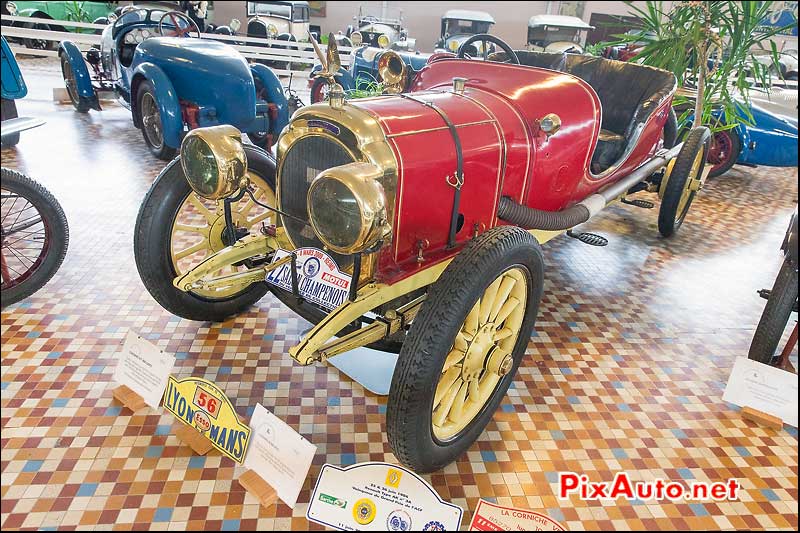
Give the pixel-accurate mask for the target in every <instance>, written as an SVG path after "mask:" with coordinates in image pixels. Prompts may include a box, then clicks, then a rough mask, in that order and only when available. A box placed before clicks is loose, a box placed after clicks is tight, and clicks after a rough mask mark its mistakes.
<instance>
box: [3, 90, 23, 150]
mask: <svg viewBox="0 0 800 533" xmlns="http://www.w3.org/2000/svg"><path fill="white" fill-rule="evenodd" d="M17 116H18V115H17V103H16V102H15V101H14V100H10V99H8V98H3V99H2V107H1V108H0V117H2V118H0V120H3V121H5V120H9V119H12V118H17ZM18 143H19V132H17V133H12V134H11V135H4V136H3V141H2V145H3V146H4V147H6V146H16V145H17V144H18Z"/></svg>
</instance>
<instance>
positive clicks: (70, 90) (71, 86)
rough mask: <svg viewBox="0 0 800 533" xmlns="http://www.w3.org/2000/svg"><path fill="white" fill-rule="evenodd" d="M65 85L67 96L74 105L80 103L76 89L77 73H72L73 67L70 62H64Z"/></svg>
mask: <svg viewBox="0 0 800 533" xmlns="http://www.w3.org/2000/svg"><path fill="white" fill-rule="evenodd" d="M64 85H66V87H67V94H68V95H69V98H70V100H72V102H73V103H77V102H78V91H77V90H76V89H75V86H76V85H77V84H76V83H75V73H74V72H73V71H72V65H70V63H69V60H67V59H66V58H65V60H64Z"/></svg>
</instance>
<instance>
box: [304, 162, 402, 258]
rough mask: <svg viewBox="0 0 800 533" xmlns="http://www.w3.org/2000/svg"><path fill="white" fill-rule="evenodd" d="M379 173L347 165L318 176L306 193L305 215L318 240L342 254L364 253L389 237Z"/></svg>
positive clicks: (362, 165) (359, 165)
mask: <svg viewBox="0 0 800 533" xmlns="http://www.w3.org/2000/svg"><path fill="white" fill-rule="evenodd" d="M380 176H382V172H381V171H380V169H378V167H376V166H375V165H373V164H371V163H349V164H347V165H342V166H339V167H334V168H331V169H328V170H325V171H323V172H321V173H320V174H319V175H318V176H317V177H316V178H315V179H314V181H313V182H312V183H311V187H309V189H308V197H307V201H308V214H309V218H310V220H311V226H312V228H313V229H314V233H315V234H316V235H317V237H318V238H319V240H321V241H322V242H323V244H325V246H327V247H328V248H330V249H331V250H333V251H335V252H339V253H342V254H353V253H358V252H363V251H364V250H367V249H369V248H371V247H372V246H373V245H375V244H376V243H377V242H378V241H379V240H381V239H382V238H383V237H384V236H386V235H387V234H388V233H389V225H388V222H387V219H386V194H385V193H384V191H383V187H382V186H381V184H380V183H379V182H378V178H379V177H380Z"/></svg>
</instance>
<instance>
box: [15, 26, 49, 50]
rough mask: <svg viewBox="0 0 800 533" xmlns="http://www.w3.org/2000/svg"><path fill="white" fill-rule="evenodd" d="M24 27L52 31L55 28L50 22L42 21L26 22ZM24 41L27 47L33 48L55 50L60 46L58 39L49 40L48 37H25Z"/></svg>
mask: <svg viewBox="0 0 800 533" xmlns="http://www.w3.org/2000/svg"><path fill="white" fill-rule="evenodd" d="M23 27H24V28H26V29H29V30H45V31H50V30H52V29H53V28H51V27H50V25H49V24H44V23H42V22H35V23H34V22H26V23H25V24H24V25H23ZM22 42H23V44H24V45H25V47H26V48H32V49H33V50H55V49H56V48H58V42H57V41H48V40H46V39H33V38H28V39H24V40H23V41H22Z"/></svg>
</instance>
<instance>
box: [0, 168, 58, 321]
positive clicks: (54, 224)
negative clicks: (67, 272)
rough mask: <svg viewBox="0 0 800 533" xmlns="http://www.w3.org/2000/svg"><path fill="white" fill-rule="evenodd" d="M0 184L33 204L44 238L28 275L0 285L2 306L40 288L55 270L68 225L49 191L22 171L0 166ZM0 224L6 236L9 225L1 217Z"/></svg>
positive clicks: (25, 296)
mask: <svg viewBox="0 0 800 533" xmlns="http://www.w3.org/2000/svg"><path fill="white" fill-rule="evenodd" d="M2 188H3V189H4V190H6V191H9V192H12V193H15V194H17V195H19V196H21V197H23V198H25V199H26V200H27V201H28V202H30V203H31V204H32V205H33V206H34V207H35V208H36V210H37V211H38V212H39V216H41V218H42V221H43V222H44V228H45V230H44V231H45V237H44V238H45V243H46V246H47V248H46V251H45V252H44V256H43V257H40V258H39V260H40V261H41V262H40V263H39V265H38V266H37V267H36V268H35V269H34V270H33V271H32V272H30V275H29V277H27V278H26V279H24V280H23V281H21V282H19V283H18V284H16V285H14V286H11V287H8V288H3V289H2V294H3V297H2V298H1V300H2V307H6V306H7V305H11V304H14V303H17V302H19V301H20V300H24V299H25V298H27V297H28V296H30V295H31V294H33V293H34V292H36V291H38V290H39V289H41V288H42V287H43V286H44V285H45V284H46V283H47V282H48V281H50V278H52V277H53V275H54V274H55V273H56V272H57V271H58V268H59V267H60V266H61V263H62V262H63V261H64V256H66V254H67V246H68V245H69V227H68V226H67V217H66V216H65V215H64V210H63V209H61V205H60V204H59V203H58V201H57V200H56V199H55V198H54V197H53V195H52V194H50V191H48V190H47V189H45V188H44V187H43V186H42V185H41V184H39V183H37V182H35V181H34V180H32V179H30V178H29V177H27V176H25V175H24V174H21V173H19V172H16V171H14V170H11V169H9V168H3V169H2ZM3 224H4V225H3V233H4V234H5V238H8V233H7V230H9V229H10V228H8V227H6V226H5V221H3ZM5 244H6V243H4V245H5ZM4 247H5V246H4ZM3 253H5V251H4V252H3ZM3 285H5V281H3Z"/></svg>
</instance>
